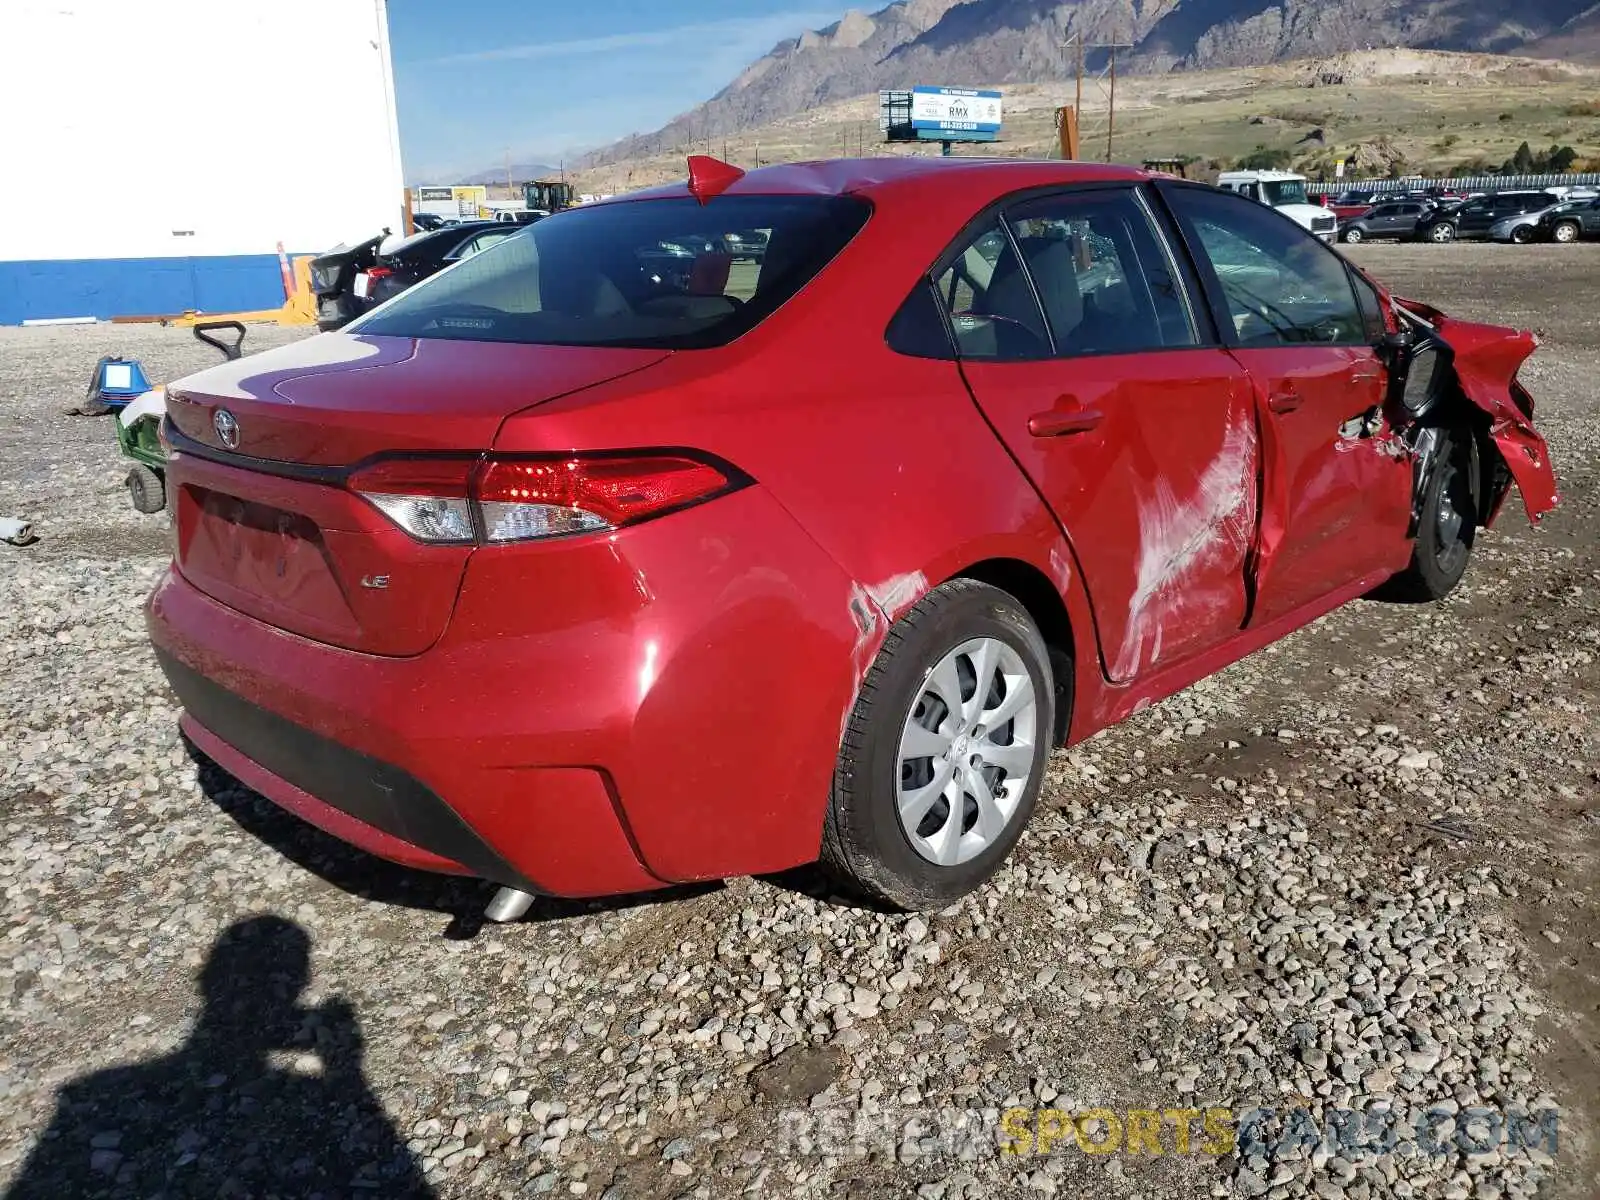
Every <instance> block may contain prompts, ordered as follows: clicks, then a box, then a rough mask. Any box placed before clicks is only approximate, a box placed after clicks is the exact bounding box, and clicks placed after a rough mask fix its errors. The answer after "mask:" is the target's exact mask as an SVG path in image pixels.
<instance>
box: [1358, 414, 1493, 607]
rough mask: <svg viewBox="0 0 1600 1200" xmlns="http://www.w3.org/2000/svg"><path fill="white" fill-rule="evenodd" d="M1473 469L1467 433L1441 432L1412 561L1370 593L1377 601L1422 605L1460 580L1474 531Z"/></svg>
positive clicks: (1438, 597)
mask: <svg viewBox="0 0 1600 1200" xmlns="http://www.w3.org/2000/svg"><path fill="white" fill-rule="evenodd" d="M1475 466H1476V463H1475V455H1474V454H1473V443H1472V434H1471V432H1470V431H1468V430H1466V429H1461V428H1457V429H1442V430H1440V431H1439V447H1438V450H1437V451H1436V453H1435V458H1434V463H1433V467H1432V470H1431V471H1430V472H1429V474H1428V478H1427V480H1426V482H1425V483H1424V484H1423V497H1422V515H1421V519H1420V520H1419V521H1418V523H1417V539H1416V543H1415V545H1414V546H1413V547H1412V550H1411V562H1410V563H1409V564H1408V565H1407V566H1406V569H1405V570H1403V571H1401V572H1400V573H1399V574H1398V575H1396V576H1394V577H1393V578H1391V579H1390V580H1389V581H1388V582H1386V583H1385V584H1384V585H1383V586H1382V587H1380V588H1379V589H1378V590H1377V592H1376V593H1374V594H1375V596H1376V598H1377V599H1380V600H1391V601H1395V602H1398V603H1402V604H1425V603H1428V602H1430V601H1433V600H1442V599H1444V598H1445V597H1446V596H1448V595H1449V594H1450V593H1451V592H1453V591H1454V590H1455V588H1456V585H1457V584H1458V583H1460V582H1461V577H1462V576H1463V575H1464V574H1466V571H1467V562H1468V560H1469V559H1470V558H1471V557H1472V541H1473V538H1474V537H1475V536H1476V534H1477V530H1478V521H1479V514H1478V510H1477V505H1476V503H1475V502H1474V500H1473V498H1472V493H1473V487H1472V473H1473V470H1474V469H1475Z"/></svg>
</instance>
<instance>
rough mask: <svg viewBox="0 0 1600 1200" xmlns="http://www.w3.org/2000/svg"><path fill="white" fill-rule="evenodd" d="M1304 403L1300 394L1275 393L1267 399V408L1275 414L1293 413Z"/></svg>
mask: <svg viewBox="0 0 1600 1200" xmlns="http://www.w3.org/2000/svg"><path fill="white" fill-rule="evenodd" d="M1303 403H1304V400H1303V399H1302V398H1301V396H1300V393H1299V392H1295V391H1283V392H1273V393H1272V394H1271V395H1270V396H1268V397H1267V407H1268V408H1270V409H1271V410H1272V411H1273V412H1275V413H1292V412H1293V411H1294V410H1295V409H1297V408H1299V407H1300V405H1301V404H1303Z"/></svg>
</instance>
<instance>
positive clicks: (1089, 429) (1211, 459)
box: [937, 186, 1260, 681]
mask: <svg viewBox="0 0 1600 1200" xmlns="http://www.w3.org/2000/svg"><path fill="white" fill-rule="evenodd" d="M1233 202H1234V203H1236V204H1242V205H1247V206H1249V207H1252V208H1255V207H1256V206H1254V205H1249V204H1248V202H1247V201H1243V200H1234V201H1233ZM937 282H938V285H939V289H940V292H941V294H942V296H943V298H944V301H945V304H946V305H947V307H948V308H949V310H950V313H951V323H952V326H953V328H954V329H955V331H956V337H957V343H958V349H959V352H960V356H961V369H962V372H963V374H964V375H965V377H966V380H967V384H968V386H969V388H970V389H971V391H972V394H973V397H974V399H975V400H976V401H977V403H978V405H979V407H980V408H981V409H982V410H983V412H984V415H985V416H986V417H987V418H988V420H989V422H990V423H991V424H992V425H993V426H994V428H995V429H996V430H997V431H998V432H999V434H1000V436H1001V438H1002V439H1003V440H1004V441H1005V444H1006V446H1007V447H1008V448H1009V449H1010V451H1011V453H1012V455H1013V456H1014V457H1015V458H1016V460H1017V462H1018V463H1019V464H1021V466H1022V468H1023V470H1024V471H1026V472H1027V474H1028V476H1029V478H1030V479H1031V480H1032V481H1033V483H1034V486H1035V487H1037V488H1038V490H1039V492H1040V494H1041V495H1042V496H1043V497H1044V499H1045V501H1046V502H1047V503H1048V504H1049V505H1050V507H1051V508H1052V509H1053V511H1054V512H1055V515H1056V517H1057V519H1058V520H1059V521H1060V523H1061V525H1062V527H1063V529H1064V530H1065V532H1066V535H1067V537H1068V539H1069V541H1070V542H1071V544H1072V546H1073V550H1074V553H1075V555H1076V557H1077V563H1078V567H1079V569H1080V570H1081V572H1082V575H1083V581H1084V583H1085V586H1086V589H1087V591H1088V594H1089V598H1090V604H1091V606H1092V608H1093V611H1094V619H1095V624H1096V627H1097V632H1098V635H1099V642H1100V647H1101V653H1102V659H1103V666H1104V669H1105V672H1106V674H1107V675H1108V676H1109V677H1110V678H1112V679H1114V680H1118V681H1126V680H1131V679H1134V678H1137V677H1139V676H1141V675H1144V674H1147V673H1149V672H1150V671H1152V670H1155V669H1158V668H1164V667H1167V666H1170V665H1172V664H1174V663H1177V662H1180V661H1182V660H1183V659H1185V658H1188V657H1191V656H1193V655H1195V654H1198V653H1200V652H1202V651H1204V650H1207V649H1209V648H1211V647H1213V646H1215V645H1217V644H1219V643H1221V642H1223V641H1226V640H1227V639H1228V638H1229V637H1231V636H1233V635H1234V634H1236V633H1237V632H1238V630H1239V629H1240V627H1241V625H1242V624H1243V621H1244V619H1245V613H1246V609H1247V593H1246V586H1245V571H1246V566H1247V562H1248V559H1249V555H1250V551H1251V547H1252V544H1253V541H1254V538H1255V534H1256V512H1257V497H1258V489H1259V456H1260V451H1259V447H1258V445H1257V437H1256V426H1255V409H1254V399H1253V396H1252V394H1251V387H1250V381H1249V379H1248V377H1247V376H1246V374H1245V371H1244V370H1243V369H1242V368H1241V366H1240V365H1239V363H1238V362H1237V361H1235V360H1234V359H1233V358H1232V357H1231V356H1230V355H1229V354H1228V353H1227V352H1226V351H1225V350H1223V349H1221V348H1220V347H1219V346H1217V345H1216V344H1215V339H1214V338H1213V337H1211V336H1203V333H1202V331H1205V330H1206V329H1207V324H1206V318H1205V314H1204V313H1203V311H1200V306H1199V305H1198V304H1197V303H1195V302H1194V300H1193V299H1192V298H1193V297H1194V296H1197V295H1198V293H1197V292H1196V291H1195V290H1194V289H1193V288H1192V287H1191V285H1190V283H1189V282H1188V278H1187V275H1186V274H1185V272H1184V270H1183V269H1182V268H1180V266H1179V264H1178V262H1177V261H1176V260H1175V259H1174V258H1173V257H1172V255H1171V252H1170V250H1169V248H1168V247H1167V245H1166V244H1165V242H1164V240H1163V239H1162V237H1161V236H1160V234H1159V233H1158V232H1157V226H1156V224H1155V222H1154V220H1153V219H1152V217H1151V215H1150V211H1149V209H1148V207H1147V204H1146V200H1145V198H1144V197H1143V196H1141V194H1140V193H1139V192H1138V190H1136V189H1134V188H1131V187H1126V186H1116V187H1100V188H1085V189H1075V190H1072V191H1067V192H1061V193H1057V194H1054V195H1048V196H1043V197H1035V198H1032V199H1029V200H1026V201H1023V202H1021V203H1019V204H1017V205H1016V206H1014V207H1011V208H1009V209H1007V210H1006V211H1005V212H1004V213H1003V214H1002V215H1001V216H999V217H997V218H996V220H995V222H994V223H993V224H992V225H990V226H988V227H986V228H984V229H982V230H980V231H979V232H978V233H977V234H976V235H975V236H974V237H973V238H972V239H970V241H969V242H968V243H967V245H965V246H963V247H960V248H958V251H957V253H956V254H954V255H953V256H952V260H951V262H950V264H949V266H948V267H947V268H946V269H945V270H944V271H943V272H942V274H940V275H939V277H938V279H937Z"/></svg>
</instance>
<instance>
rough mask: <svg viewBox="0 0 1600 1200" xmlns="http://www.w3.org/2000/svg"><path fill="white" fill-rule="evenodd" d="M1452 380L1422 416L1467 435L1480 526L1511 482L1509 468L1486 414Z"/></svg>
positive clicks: (1458, 384) (1425, 420)
mask: <svg viewBox="0 0 1600 1200" xmlns="http://www.w3.org/2000/svg"><path fill="white" fill-rule="evenodd" d="M1452 382H1453V386H1452V387H1451V389H1450V393H1449V395H1448V396H1446V397H1444V398H1443V400H1442V402H1441V403H1440V404H1439V406H1438V408H1437V409H1436V410H1435V412H1433V413H1429V414H1427V415H1426V416H1424V418H1423V420H1424V422H1427V423H1436V424H1439V425H1443V426H1446V427H1447V428H1452V429H1460V430H1464V431H1465V432H1466V433H1467V435H1468V436H1469V437H1470V438H1471V443H1472V462H1473V467H1474V472H1473V476H1472V498H1473V502H1474V504H1475V506H1476V507H1477V510H1478V514H1477V515H1478V525H1479V526H1480V527H1481V526H1482V525H1483V521H1484V517H1485V515H1486V514H1487V513H1489V512H1491V511H1493V510H1494V509H1496V508H1497V507H1498V505H1499V502H1500V498H1501V497H1502V496H1503V495H1504V494H1505V491H1506V489H1507V488H1508V487H1510V486H1511V472H1510V470H1509V469H1508V468H1507V467H1506V461H1505V459H1504V458H1503V457H1502V456H1501V454H1500V448H1499V447H1498V446H1496V445H1495V444H1494V439H1493V438H1491V437H1490V436H1489V431H1490V428H1491V425H1492V421H1491V420H1490V417H1489V414H1488V413H1486V412H1484V411H1483V409H1481V408H1479V407H1478V406H1477V405H1476V404H1474V403H1473V402H1472V401H1471V400H1469V399H1467V396H1466V393H1465V392H1463V391H1462V390H1461V384H1460V382H1459V380H1453V381H1452Z"/></svg>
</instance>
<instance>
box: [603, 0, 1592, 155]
mask: <svg viewBox="0 0 1600 1200" xmlns="http://www.w3.org/2000/svg"><path fill="white" fill-rule="evenodd" d="M1074 35H1078V36H1081V37H1082V38H1083V39H1084V41H1085V44H1087V45H1089V46H1091V47H1093V46H1095V45H1097V44H1104V43H1110V42H1117V43H1123V44H1131V45H1130V48H1129V49H1127V50H1124V51H1123V52H1122V54H1121V56H1120V57H1119V67H1122V68H1124V69H1126V70H1127V71H1129V72H1131V73H1143V74H1155V73H1164V72H1168V71H1171V70H1173V69H1175V68H1183V69H1187V70H1203V69H1209V68H1217V67H1228V66H1253V65H1261V64H1268V63H1273V62H1280V61H1284V60H1290V59H1299V58H1310V57H1320V56H1326V55H1329V54H1333V53H1339V52H1343V51H1355V50H1367V49H1371V48H1373V47H1417V48H1431V49H1440V50H1461V51H1480V52H1494V53H1510V52H1515V51H1518V50H1521V49H1522V48H1524V47H1539V46H1542V47H1543V48H1542V49H1540V50H1539V51H1538V52H1539V53H1540V54H1541V55H1551V56H1563V57H1584V56H1587V55H1591V54H1597V53H1600V8H1597V6H1596V5H1595V3H1594V0H1521V2H1520V3H1519V4H1517V5H1515V6H1509V5H1505V4H1502V3H1497V2H1496V0H1071V2H1062V0H898V2H897V3H894V4H890V5H889V6H888V7H886V8H882V9H880V10H878V11H877V12H874V13H871V14H870V15H869V14H867V13H864V12H860V11H853V12H851V13H849V14H848V15H847V16H846V17H845V18H844V19H842V20H841V21H839V22H837V23H836V24H834V25H830V26H828V27H827V28H825V29H821V30H816V31H811V32H807V33H804V34H801V35H800V36H798V37H795V38H791V39H788V40H786V41H784V42H782V43H780V44H779V45H778V46H776V47H774V48H773V50H772V51H771V52H770V53H768V54H766V55H765V56H763V57H762V58H760V59H758V60H757V61H756V62H754V63H752V64H751V65H750V66H749V67H748V68H747V69H746V70H744V71H743V72H742V73H741V74H740V75H739V77H738V78H737V79H735V80H733V82H731V83H730V84H729V85H728V86H727V87H725V88H724V89H723V90H722V91H721V92H719V93H718V94H717V95H716V96H714V97H713V98H711V99H710V100H708V101H707V102H706V103H704V104H702V105H700V106H699V107H698V108H695V109H694V110H692V111H690V112H688V113H685V114H683V115H682V116H680V117H678V118H676V119H675V120H673V121H671V122H669V123H668V124H667V125H666V126H664V127H663V128H661V129H659V130H657V131H655V132H654V133H649V134H641V135H636V136H634V137H630V138H625V139H623V140H622V141H620V142H618V143H616V144H615V145H613V146H609V147H606V148H604V149H602V150H599V151H596V152H595V153H593V154H591V155H590V156H589V157H588V158H587V159H586V160H585V163H586V165H602V164H605V163H616V162H622V161H626V160H629V159H635V158H638V157H640V156H641V155H649V154H654V153H658V152H661V151H665V150H671V149H676V148H681V147H685V146H688V145H690V144H693V143H696V142H704V141H705V140H706V139H707V138H711V139H713V140H715V139H718V138H721V137H724V136H733V135H737V134H742V133H745V132H747V131H749V130H752V129H755V128H758V127H760V126H762V125H767V124H770V123H772V122H775V121H780V120H782V119H784V118H786V117H788V116H790V115H792V114H796V113H802V112H805V111H806V110H807V109H810V108H814V107H816V106H818V105H824V104H829V103H832V102H835V101H840V100H844V99H847V98H849V97H854V96H861V95H864V94H866V93H869V92H875V91H876V90H877V89H878V88H880V87H906V86H909V85H911V84H914V83H937V84H952V85H974V84H979V83H983V84H1012V83H1027V82H1033V81H1038V80H1043V79H1051V78H1065V77H1066V76H1067V75H1069V74H1070V73H1071V72H1072V70H1073V56H1074V53H1075V52H1074V51H1072V50H1070V49H1069V48H1068V44H1067V39H1068V38H1069V37H1071V36H1074ZM1547 39H1548V41H1547ZM1563 47H1564V48H1563ZM1105 57H1106V51H1104V50H1096V49H1091V51H1090V53H1089V61H1090V65H1091V67H1094V68H1097V67H1098V66H1099V65H1100V64H1101V63H1103V61H1104V59H1105Z"/></svg>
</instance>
